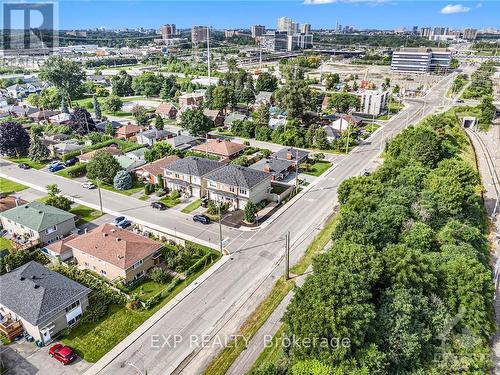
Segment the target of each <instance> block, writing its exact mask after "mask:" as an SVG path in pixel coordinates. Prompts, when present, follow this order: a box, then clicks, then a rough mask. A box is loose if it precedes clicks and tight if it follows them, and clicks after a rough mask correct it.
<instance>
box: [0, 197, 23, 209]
mask: <svg viewBox="0 0 500 375" xmlns="http://www.w3.org/2000/svg"><path fill="white" fill-rule="evenodd" d="M0 195H1V196H0V212H4V211H7V210H10V209H11V208H14V207H18V206H21V205H23V204H26V203H28V202H26V201H25V200H22V199H21V198H19V197H15V196H13V195H7V196H5V194H4V193H2V194H0Z"/></svg>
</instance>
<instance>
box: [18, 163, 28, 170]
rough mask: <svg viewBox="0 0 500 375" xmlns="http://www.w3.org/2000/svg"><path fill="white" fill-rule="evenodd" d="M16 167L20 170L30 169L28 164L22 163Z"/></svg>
mask: <svg viewBox="0 0 500 375" xmlns="http://www.w3.org/2000/svg"><path fill="white" fill-rule="evenodd" d="M17 166H18V167H19V168H21V169H30V168H31V167H30V166H29V165H28V164H24V163H19V164H18V165H17Z"/></svg>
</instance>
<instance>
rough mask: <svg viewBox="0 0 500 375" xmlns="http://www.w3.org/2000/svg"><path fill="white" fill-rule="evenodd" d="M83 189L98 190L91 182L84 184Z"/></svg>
mask: <svg viewBox="0 0 500 375" xmlns="http://www.w3.org/2000/svg"><path fill="white" fill-rule="evenodd" d="M82 187H83V188H85V189H89V190H90V189H95V188H96V186H95V185H94V184H93V183H92V182H90V181H87V182H84V183H83V184H82Z"/></svg>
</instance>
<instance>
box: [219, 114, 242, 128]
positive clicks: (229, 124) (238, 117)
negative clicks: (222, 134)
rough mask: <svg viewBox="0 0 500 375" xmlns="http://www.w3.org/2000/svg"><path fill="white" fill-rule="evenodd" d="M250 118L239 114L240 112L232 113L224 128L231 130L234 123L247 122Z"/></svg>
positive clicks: (225, 120)
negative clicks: (237, 121)
mask: <svg viewBox="0 0 500 375" xmlns="http://www.w3.org/2000/svg"><path fill="white" fill-rule="evenodd" d="M247 117H248V116H246V115H244V114H242V113H238V112H231V113H230V114H229V115H227V116H226V118H225V119H224V127H225V128H227V129H229V130H231V127H232V126H233V122H234V121H236V120H239V121H243V120H246V118H247Z"/></svg>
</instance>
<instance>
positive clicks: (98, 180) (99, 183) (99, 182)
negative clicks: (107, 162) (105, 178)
mask: <svg viewBox="0 0 500 375" xmlns="http://www.w3.org/2000/svg"><path fill="white" fill-rule="evenodd" d="M95 182H97V192H98V193H99V207H100V209H101V215H103V214H104V211H103V210H102V196H101V179H100V178H99V177H97V178H96V180H95Z"/></svg>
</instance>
